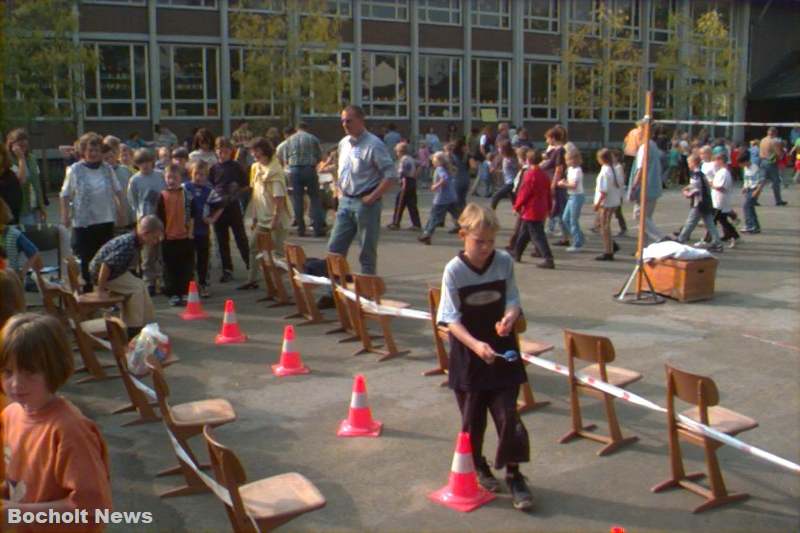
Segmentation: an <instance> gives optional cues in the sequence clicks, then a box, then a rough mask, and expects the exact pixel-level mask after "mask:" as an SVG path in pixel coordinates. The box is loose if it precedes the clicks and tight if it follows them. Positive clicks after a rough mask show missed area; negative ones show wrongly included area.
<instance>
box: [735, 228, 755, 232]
mask: <svg viewBox="0 0 800 533" xmlns="http://www.w3.org/2000/svg"><path fill="white" fill-rule="evenodd" d="M755 232H756V230H754V229H753V228H742V229H740V230H739V233H755Z"/></svg>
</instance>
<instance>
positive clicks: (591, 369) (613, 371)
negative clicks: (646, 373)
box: [580, 364, 642, 388]
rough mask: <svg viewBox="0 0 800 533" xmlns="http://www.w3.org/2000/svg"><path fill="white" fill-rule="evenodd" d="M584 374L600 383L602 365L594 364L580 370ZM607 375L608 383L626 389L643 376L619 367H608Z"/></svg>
mask: <svg viewBox="0 0 800 533" xmlns="http://www.w3.org/2000/svg"><path fill="white" fill-rule="evenodd" d="M580 371H581V372H582V373H584V374H586V375H587V376H589V377H592V378H594V379H596V380H598V381H600V365H599V364H593V365H589V366H587V367H584V368H582V369H581V370H580ZM606 375H607V376H608V383H609V384H610V385H614V386H615V387H620V388H624V387H625V386H626V385H630V384H631V383H633V382H635V381H639V380H640V379H642V375H641V374H640V373H639V372H636V371H635V370H628V369H627V368H621V367H618V366H611V365H606Z"/></svg>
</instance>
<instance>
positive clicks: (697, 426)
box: [522, 353, 800, 474]
mask: <svg viewBox="0 0 800 533" xmlns="http://www.w3.org/2000/svg"><path fill="white" fill-rule="evenodd" d="M522 358H523V359H524V360H525V361H527V362H529V363H531V364H534V365H536V366H538V367H541V368H545V369H547V370H550V371H552V372H557V373H559V374H562V375H564V376H569V368H567V367H566V366H564V365H560V364H558V363H555V362H553V361H550V360H548V359H543V358H541V357H536V356H534V355H530V354H526V353H523V354H522ZM575 378H576V379H577V380H578V381H580V382H581V383H585V384H586V385H589V386H591V387H594V388H596V389H598V390H601V391H603V392H605V393H607V394H610V395H612V396H614V397H616V398H619V399H621V400H624V401H626V402H629V403H632V404H635V405H638V406H640V407H645V408H647V409H652V410H653V411H658V412H660V413H666V412H667V410H666V409H664V408H663V407H661V406H660V405H657V404H655V403H653V402H651V401H650V400H648V399H646V398H642V397H641V396H639V395H637V394H633V393H632V392H628V391H626V390H624V389H621V388H619V387H615V386H614V385H611V384H609V383H606V382H604V381H601V380H598V379H595V378H593V377H591V376H587V375H585V374H582V373H581V372H576V373H575ZM678 420H679V421H680V422H681V423H683V424H685V425H686V426H688V427H689V428H690V429H692V430H694V431H697V432H699V433H702V434H703V435H705V436H706V437H710V438H712V439H714V440H717V441H719V442H722V443H724V444H727V445H728V446H731V447H732V448H736V449H737V450H740V451H743V452H745V453H749V454H750V455H753V456H755V457H759V458H760V459H763V460H765V461H767V462H770V463H773V464H776V465H778V466H782V467H783V468H786V469H788V470H791V471H793V472H795V473H797V474H800V465H798V464H796V463H793V462H791V461H789V460H787V459H784V458H782V457H778V456H777V455H775V454H772V453H770V452H768V451H766V450H762V449H760V448H756V447H755V446H751V445H750V444H747V443H746V442H744V441H741V440H739V439H737V438H734V437H731V436H730V435H726V434H725V433H722V432H720V431H717V430H715V429H713V428H710V427H708V426H706V425H704V424H701V423H700V422H697V421H695V420H692V419H691V418H689V417H686V416H684V415H680V414H679V415H678Z"/></svg>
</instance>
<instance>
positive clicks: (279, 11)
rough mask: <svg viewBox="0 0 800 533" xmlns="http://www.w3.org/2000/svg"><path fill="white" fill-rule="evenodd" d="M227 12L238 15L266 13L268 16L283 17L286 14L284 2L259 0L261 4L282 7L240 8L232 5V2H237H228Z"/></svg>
mask: <svg viewBox="0 0 800 533" xmlns="http://www.w3.org/2000/svg"><path fill="white" fill-rule="evenodd" d="M228 1H229V3H228V10H230V11H237V12H239V13H266V14H269V15H285V14H286V2H285V0H260V1H262V2H269V3H272V4H273V5H282V7H280V8H277V9H276V8H271V7H240V6H238V5H232V3H233V2H236V1H237V0H228Z"/></svg>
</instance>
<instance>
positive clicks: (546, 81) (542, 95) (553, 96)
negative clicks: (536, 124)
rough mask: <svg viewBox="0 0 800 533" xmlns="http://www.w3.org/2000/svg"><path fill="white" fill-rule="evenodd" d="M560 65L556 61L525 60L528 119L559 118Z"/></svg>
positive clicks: (525, 110)
mask: <svg viewBox="0 0 800 533" xmlns="http://www.w3.org/2000/svg"><path fill="white" fill-rule="evenodd" d="M557 96H558V65H557V64H555V63H539V62H535V61H526V62H525V93H524V97H525V102H524V112H525V119H526V120H537V119H543V120H555V119H557V118H558V98H557Z"/></svg>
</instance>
